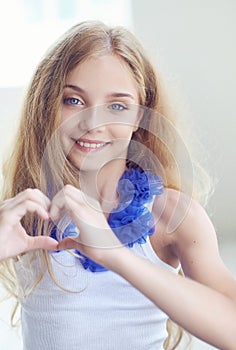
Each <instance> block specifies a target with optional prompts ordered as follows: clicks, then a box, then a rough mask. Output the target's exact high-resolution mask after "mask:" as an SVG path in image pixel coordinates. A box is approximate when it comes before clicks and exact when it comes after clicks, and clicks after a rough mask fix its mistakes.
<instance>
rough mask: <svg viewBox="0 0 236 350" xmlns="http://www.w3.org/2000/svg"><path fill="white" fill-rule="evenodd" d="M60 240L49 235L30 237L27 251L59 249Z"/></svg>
mask: <svg viewBox="0 0 236 350" xmlns="http://www.w3.org/2000/svg"><path fill="white" fill-rule="evenodd" d="M57 246H58V242H57V241H56V240H55V239H53V238H51V237H47V236H39V237H29V240H28V246H27V249H26V251H29V250H35V249H46V250H57V249H58V248H57Z"/></svg>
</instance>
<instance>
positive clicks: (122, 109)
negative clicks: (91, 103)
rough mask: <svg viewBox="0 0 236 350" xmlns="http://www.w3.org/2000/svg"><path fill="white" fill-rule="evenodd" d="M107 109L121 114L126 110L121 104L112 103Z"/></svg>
mask: <svg viewBox="0 0 236 350" xmlns="http://www.w3.org/2000/svg"><path fill="white" fill-rule="evenodd" d="M114 106H116V107H117V106H118V108H113V107H114ZM108 108H109V109H111V110H113V111H119V112H122V111H124V110H127V109H128V108H127V107H126V106H124V105H123V104H121V103H112V104H111V105H109V106H108Z"/></svg>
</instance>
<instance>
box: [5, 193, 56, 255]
mask: <svg viewBox="0 0 236 350" xmlns="http://www.w3.org/2000/svg"><path fill="white" fill-rule="evenodd" d="M49 205H50V201H49V199H48V198H47V197H46V196H45V195H44V194H43V193H42V192H40V191H39V190H32V189H28V190H25V191H23V192H21V193H19V194H18V195H17V196H16V197H14V198H11V199H8V200H6V201H4V202H3V203H2V204H1V206H0V260H3V259H7V258H10V257H12V256H15V255H18V254H20V253H23V252H26V251H29V250H33V249H39V248H42V249H52V250H53V249H56V246H57V242H56V241H55V240H53V239H52V238H50V237H43V236H38V237H31V236H29V235H27V234H26V232H25V230H24V228H23V227H22V225H21V222H20V221H21V219H22V217H23V216H24V215H25V214H26V213H27V212H35V213H36V214H37V215H39V217H41V218H42V219H44V220H48V219H49V215H48V208H49Z"/></svg>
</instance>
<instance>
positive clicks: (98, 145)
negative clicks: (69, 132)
mask: <svg viewBox="0 0 236 350" xmlns="http://www.w3.org/2000/svg"><path fill="white" fill-rule="evenodd" d="M76 143H78V144H79V145H80V146H81V147H87V148H99V147H102V146H104V143H88V142H83V141H79V140H78V141H76Z"/></svg>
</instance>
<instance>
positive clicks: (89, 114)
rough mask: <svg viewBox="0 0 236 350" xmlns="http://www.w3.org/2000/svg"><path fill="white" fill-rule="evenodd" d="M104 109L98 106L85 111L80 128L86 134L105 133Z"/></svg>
mask: <svg viewBox="0 0 236 350" xmlns="http://www.w3.org/2000/svg"><path fill="white" fill-rule="evenodd" d="M102 109H103V108H102V107H101V106H100V107H99V106H96V107H92V108H87V109H85V110H83V111H82V112H81V115H80V118H79V128H80V129H81V130H82V131H86V132H88V131H89V132H93V131H103V130H104V128H105V120H104V118H103V117H102V116H103V112H102Z"/></svg>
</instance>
